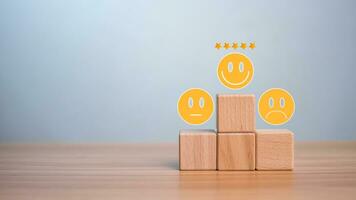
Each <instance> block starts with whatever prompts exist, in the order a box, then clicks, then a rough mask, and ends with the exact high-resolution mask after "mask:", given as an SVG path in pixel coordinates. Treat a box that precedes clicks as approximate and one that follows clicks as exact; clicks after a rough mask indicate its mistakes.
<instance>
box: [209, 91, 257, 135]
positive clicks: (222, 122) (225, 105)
mask: <svg viewBox="0 0 356 200" xmlns="http://www.w3.org/2000/svg"><path fill="white" fill-rule="evenodd" d="M255 107H256V106H255V96H254V95H241V94H218V95H217V117H216V118H217V130H218V133H219V132H221V133H229V132H230V133H237V132H254V131H255V126H256V117H255Z"/></svg>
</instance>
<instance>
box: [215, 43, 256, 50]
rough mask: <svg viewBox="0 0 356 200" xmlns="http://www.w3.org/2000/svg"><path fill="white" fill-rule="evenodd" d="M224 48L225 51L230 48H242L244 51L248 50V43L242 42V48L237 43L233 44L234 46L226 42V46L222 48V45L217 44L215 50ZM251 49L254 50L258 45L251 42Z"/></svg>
mask: <svg viewBox="0 0 356 200" xmlns="http://www.w3.org/2000/svg"><path fill="white" fill-rule="evenodd" d="M222 47H223V48H224V49H230V48H233V49H237V48H239V47H240V48H242V49H246V48H247V43H245V42H241V43H240V46H239V44H238V43H237V42H234V43H232V45H230V43H228V42H225V43H224V46H221V43H220V42H217V43H215V48H216V49H217V50H219V49H220V48H222ZM248 47H249V48H250V49H254V48H255V47H256V44H255V43H254V42H250V45H249V46H248Z"/></svg>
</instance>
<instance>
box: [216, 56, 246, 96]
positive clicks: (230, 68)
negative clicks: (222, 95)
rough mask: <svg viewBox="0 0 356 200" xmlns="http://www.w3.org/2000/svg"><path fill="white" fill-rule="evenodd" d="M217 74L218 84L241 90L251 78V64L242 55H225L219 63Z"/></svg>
mask: <svg viewBox="0 0 356 200" xmlns="http://www.w3.org/2000/svg"><path fill="white" fill-rule="evenodd" d="M217 74H218V77H219V80H220V82H221V83H222V84H223V85H225V86H226V87H228V88H230V89H233V90H237V89H241V88H243V87H245V86H246V85H247V84H249V83H250V81H251V80H252V78H253V64H252V62H251V60H250V59H249V58H248V57H247V56H245V55H244V54H242V53H236V52H235V53H231V54H227V55H226V56H225V57H223V58H222V59H221V61H220V63H219V66H218V71H217Z"/></svg>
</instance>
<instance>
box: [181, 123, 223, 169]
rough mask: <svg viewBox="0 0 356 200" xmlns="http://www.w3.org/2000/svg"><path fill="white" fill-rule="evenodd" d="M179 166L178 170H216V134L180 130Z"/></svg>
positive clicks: (207, 131) (213, 132)
mask: <svg viewBox="0 0 356 200" xmlns="http://www.w3.org/2000/svg"><path fill="white" fill-rule="evenodd" d="M179 166H180V167H179V168H180V170H216V132H215V131H214V130H181V131H180V133H179Z"/></svg>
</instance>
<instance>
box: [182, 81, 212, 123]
mask: <svg viewBox="0 0 356 200" xmlns="http://www.w3.org/2000/svg"><path fill="white" fill-rule="evenodd" d="M213 109H214V103H213V98H212V97H211V96H210V94H209V93H208V92H206V91H205V90H202V89H200V88H191V89H189V90H187V91H185V92H184V93H183V94H182V95H181V96H180V98H179V100H178V113H179V116H180V117H181V118H182V119H183V120H184V121H185V122H187V123H188V124H193V125H197V124H202V123H204V122H206V121H208V120H209V119H210V117H211V115H212V113H213Z"/></svg>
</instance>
